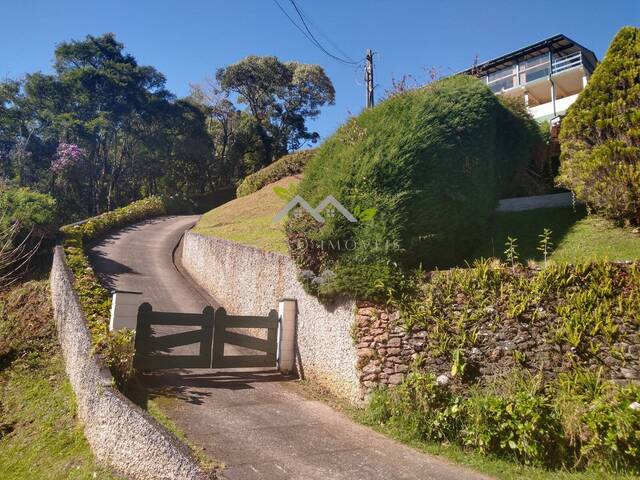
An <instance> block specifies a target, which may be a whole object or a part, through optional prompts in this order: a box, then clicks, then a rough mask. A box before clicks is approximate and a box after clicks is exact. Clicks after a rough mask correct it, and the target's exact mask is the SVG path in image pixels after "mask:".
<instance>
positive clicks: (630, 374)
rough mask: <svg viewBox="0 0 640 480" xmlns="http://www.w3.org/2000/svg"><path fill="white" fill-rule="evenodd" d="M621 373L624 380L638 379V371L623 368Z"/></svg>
mask: <svg viewBox="0 0 640 480" xmlns="http://www.w3.org/2000/svg"><path fill="white" fill-rule="evenodd" d="M620 373H622V376H623V377H624V378H628V379H635V378H638V372H637V371H636V370H633V369H631V368H625V367H622V368H621V369H620Z"/></svg>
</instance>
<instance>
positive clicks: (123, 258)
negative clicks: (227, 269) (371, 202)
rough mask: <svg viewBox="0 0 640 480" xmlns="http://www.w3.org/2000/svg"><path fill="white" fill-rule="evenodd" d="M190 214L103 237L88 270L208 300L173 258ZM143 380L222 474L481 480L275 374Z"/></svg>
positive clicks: (160, 302)
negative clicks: (354, 418)
mask: <svg viewBox="0 0 640 480" xmlns="http://www.w3.org/2000/svg"><path fill="white" fill-rule="evenodd" d="M197 218H198V217H195V216H178V217H162V218H158V219H154V220H149V221H145V222H142V223H140V224H137V225H134V226H132V227H128V228H125V229H123V230H120V231H118V232H115V233H113V234H111V235H109V236H107V237H106V238H104V239H103V240H102V241H100V242H99V243H98V244H96V245H95V246H94V247H93V248H92V249H91V252H90V258H91V260H92V262H93V265H94V267H95V269H96V272H97V273H98V275H99V277H100V278H101V280H102V281H103V282H104V283H105V285H107V286H108V287H109V288H117V289H121V290H137V291H141V292H142V293H143V295H142V301H149V302H150V303H151V304H152V305H153V306H154V309H157V310H169V311H181V312H200V311H202V308H203V307H204V306H205V305H206V304H209V303H210V304H214V305H215V301H214V299H211V298H209V297H208V296H207V295H206V294H205V293H204V292H202V291H201V290H200V289H199V288H198V287H197V286H196V285H194V284H193V282H192V281H191V280H190V279H189V278H187V277H186V276H184V275H183V274H182V273H181V272H180V270H179V269H178V268H177V267H176V266H175V264H174V262H173V254H174V250H175V247H176V245H177V244H178V242H179V240H180V238H181V235H182V233H183V232H184V231H185V229H187V228H189V227H190V226H191V225H193V224H194V223H195V221H196V220H197ZM175 253H176V254H177V257H178V258H179V248H178V249H177V251H176V252H175ZM178 263H179V262H178ZM145 381H146V383H147V384H148V385H149V387H150V388H151V389H152V390H154V389H157V390H159V391H161V392H162V395H163V396H169V397H170V398H172V400H170V401H163V402H162V404H163V406H164V407H163V408H164V409H165V413H166V414H167V415H168V416H169V417H170V418H171V419H172V420H173V421H174V422H175V423H176V424H177V425H178V426H179V427H180V428H181V429H182V430H183V431H184V432H185V433H186V436H187V438H188V439H189V440H190V441H191V442H192V443H194V444H196V445H198V446H200V447H201V448H203V449H204V451H205V452H206V453H207V454H209V455H210V456H211V457H213V458H214V459H217V460H220V461H222V462H223V463H224V464H225V465H226V469H225V471H224V475H225V477H226V478H229V479H243V480H249V479H278V480H280V479H318V480H320V479H322V480H327V479H341V480H342V479H344V480H357V479H363V480H365V479H366V480H390V479H407V480H408V479H412V480H418V479H420V480H429V479H434V480H436V479H439V480H454V479H455V480H467V479H468V480H475V479H486V478H488V477H486V476H484V475H480V474H477V473H475V472H472V471H470V470H468V469H466V468H463V467H460V466H457V465H454V464H451V463H449V462H447V461H446V460H443V459H441V458H438V457H434V456H430V455H425V454H422V453H419V452H417V451H416V450H413V449H411V448H409V447H406V446H404V445H402V444H400V443H397V442H395V441H393V440H390V439H388V438H386V437H384V436H382V435H380V434H378V433H376V432H374V431H372V430H370V429H368V428H366V427H363V426H361V425H358V424H356V423H354V422H353V421H352V420H350V419H349V418H348V417H347V416H345V415H343V414H342V413H340V412H337V411H335V410H333V409H331V408H330V407H329V406H327V405H326V404H324V403H321V402H319V401H316V400H312V399H309V398H307V397H305V396H304V395H303V393H302V391H301V389H300V388H299V386H298V385H297V384H296V382H294V381H291V380H288V379H286V378H283V377H282V376H280V375H279V374H278V373H277V372H274V371H246V369H245V370H241V369H236V370H226V371H221V370H172V371H164V372H158V373H154V374H147V375H145Z"/></svg>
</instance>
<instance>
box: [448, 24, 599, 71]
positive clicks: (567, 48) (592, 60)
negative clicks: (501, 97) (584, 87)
mask: <svg viewBox="0 0 640 480" xmlns="http://www.w3.org/2000/svg"><path fill="white" fill-rule="evenodd" d="M549 48H551V49H552V50H553V51H554V52H555V53H565V54H568V53H573V52H577V51H582V54H583V58H584V60H585V61H586V63H587V65H588V66H589V67H591V71H593V69H594V68H595V66H596V64H597V62H598V59H597V58H596V54H595V53H593V52H592V51H591V50H589V49H588V48H585V47H583V46H582V45H580V44H579V43H578V42H574V41H573V40H571V39H570V38H569V37H567V36H566V35H563V34H558V35H553V36H552V37H549V38H545V39H544V40H540V41H539V42H536V43H532V44H531V45H528V46H526V47H523V48H521V49H519V50H516V51H514V52H510V53H507V54H505V55H502V56H500V57H497V58H494V59H493V60H488V61H486V62H483V63H480V64H479V65H475V66H473V67H471V68H468V69H466V70H464V71H462V72H460V73H462V74H465V75H486V74H488V73H492V72H495V71H497V70H500V69H502V68H504V67H509V66H512V65H514V64H515V63H516V62H517V61H518V60H526V59H529V58H532V57H536V56H538V55H541V54H543V53H547V52H548V51H549V50H548V49H549Z"/></svg>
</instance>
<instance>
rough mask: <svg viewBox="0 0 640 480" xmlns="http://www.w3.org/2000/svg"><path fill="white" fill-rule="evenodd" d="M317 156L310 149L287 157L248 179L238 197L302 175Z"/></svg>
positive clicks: (241, 185) (239, 190) (240, 188)
mask: <svg viewBox="0 0 640 480" xmlns="http://www.w3.org/2000/svg"><path fill="white" fill-rule="evenodd" d="M315 154H316V150H315V149H310V150H300V151H298V152H293V153H290V154H289V155H285V156H284V157H282V158H280V159H278V160H276V161H275V162H273V163H272V164H271V165H269V166H268V167H265V168H263V169H262V170H259V171H257V172H256V173H252V174H251V175H249V176H248V177H246V178H245V179H244V180H243V181H242V183H241V184H240V186H239V187H238V190H237V191H236V195H237V196H238V197H244V196H246V195H249V194H251V193H253V192H257V191H258V190H260V189H261V188H262V187H264V186H265V185H269V184H270V183H273V182H276V181H278V180H280V179H281V178H284V177H288V176H290V175H295V174H297V173H302V171H303V170H304V167H305V165H306V164H307V162H309V160H311V159H312V158H313V156H314V155H315Z"/></svg>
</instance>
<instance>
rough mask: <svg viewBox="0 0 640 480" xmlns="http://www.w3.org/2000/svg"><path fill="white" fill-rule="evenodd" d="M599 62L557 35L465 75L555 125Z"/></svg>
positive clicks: (483, 65) (476, 66) (478, 66)
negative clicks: (509, 97) (470, 76)
mask: <svg viewBox="0 0 640 480" xmlns="http://www.w3.org/2000/svg"><path fill="white" fill-rule="evenodd" d="M597 62H598V60H597V58H596V56H595V54H594V53H593V52H592V51H591V50H589V49H587V48H585V47H583V46H582V45H580V44H578V43H577V42H574V41H573V40H571V39H570V38H568V37H566V36H564V35H555V36H553V37H549V38H547V39H545V40H542V41H540V42H537V43H534V44H532V45H529V46H527V47H524V48H521V49H520V50H516V51H514V52H511V53H508V54H506V55H503V56H501V57H498V58H495V59H493V60H490V61H488V62H484V63H481V64H479V65H475V66H473V67H471V68H469V69H467V70H465V71H464V72H462V73H464V74H467V75H474V76H477V77H479V78H481V79H482V80H484V81H485V82H486V84H487V86H488V87H489V88H490V89H491V90H492V91H493V92H494V93H496V94H497V95H508V96H513V97H520V98H522V99H523V101H524V103H525V105H526V106H527V108H528V109H529V112H530V113H531V115H532V116H533V118H534V119H535V120H537V121H539V122H543V121H549V122H550V123H551V124H552V125H553V124H555V123H557V122H558V121H559V120H560V118H561V117H562V116H563V115H564V114H565V113H566V111H567V109H568V108H569V106H570V105H571V104H572V103H573V102H575V100H576V99H577V98H578V94H579V93H580V92H581V91H582V89H584V87H585V86H586V85H587V82H588V81H589V77H590V76H591V74H592V73H593V70H594V69H595V67H596V65H597Z"/></svg>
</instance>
